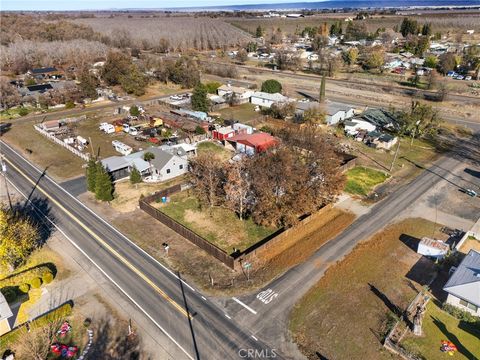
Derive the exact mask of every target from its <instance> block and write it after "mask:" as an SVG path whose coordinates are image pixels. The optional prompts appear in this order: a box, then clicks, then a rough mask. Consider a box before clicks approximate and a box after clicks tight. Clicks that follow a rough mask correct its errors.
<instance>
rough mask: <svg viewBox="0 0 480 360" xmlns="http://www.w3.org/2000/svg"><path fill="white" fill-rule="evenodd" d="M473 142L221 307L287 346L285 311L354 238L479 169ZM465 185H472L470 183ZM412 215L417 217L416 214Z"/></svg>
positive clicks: (479, 141) (479, 183) (359, 238)
mask: <svg viewBox="0 0 480 360" xmlns="http://www.w3.org/2000/svg"><path fill="white" fill-rule="evenodd" d="M479 145H480V136H479V135H477V136H476V137H475V138H474V139H473V140H471V141H462V142H460V143H458V145H457V146H456V147H455V148H454V150H453V152H451V153H448V154H446V155H444V156H442V157H441V158H440V159H438V160H437V161H436V162H435V164H434V165H433V166H431V167H430V168H429V169H427V170H425V171H424V172H423V173H422V174H421V175H420V176H419V177H417V178H416V179H414V180H413V181H412V182H411V183H409V184H407V185H404V186H403V187H401V188H399V189H398V190H396V191H395V192H393V193H392V194H390V195H389V196H388V197H387V198H386V199H384V200H382V201H381V202H379V203H377V204H376V205H375V206H373V207H372V209H371V210H370V212H368V213H366V214H364V215H362V216H360V217H359V218H358V219H357V220H356V221H355V222H354V223H353V224H351V225H350V227H348V228H347V229H346V230H345V231H344V232H343V233H342V234H340V235H339V236H337V237H336V238H335V239H333V240H331V241H329V242H328V243H326V244H325V245H323V246H322V247H321V248H320V249H319V250H318V251H317V252H316V253H315V254H314V255H313V256H312V257H311V258H310V259H309V260H308V261H306V262H305V263H303V264H300V265H298V266H296V267H294V268H292V269H290V270H289V271H287V272H286V273H285V274H283V275H282V276H280V277H279V278H277V279H276V280H274V281H273V282H272V283H270V284H268V285H267V286H265V287H264V288H263V289H261V290H259V291H257V292H256V293H254V294H251V295H248V296H243V297H241V298H240V299H239V300H240V301H241V302H242V303H243V304H245V306H241V305H240V304H239V303H238V302H237V301H235V300H233V299H228V300H223V301H222V304H223V305H224V306H225V307H226V311H227V312H229V313H231V314H236V315H235V317H234V319H235V320H237V321H238V322H239V323H240V324H243V325H246V326H251V327H252V331H253V332H254V333H255V334H256V336H258V337H260V336H261V337H262V339H265V340H266V341H272V342H273V341H277V344H279V345H280V344H281V345H282V347H280V348H279V349H280V351H288V349H291V348H293V347H294V345H293V344H292V343H291V342H290V341H289V340H290V339H289V335H288V315H289V313H290V310H291V309H292V307H293V306H294V305H295V303H296V302H297V301H298V300H299V299H300V298H301V297H302V296H303V295H304V294H305V293H306V292H307V291H308V290H309V289H310V288H311V287H312V286H313V285H315V284H316V283H317V282H318V281H319V280H320V278H321V277H322V276H323V274H324V272H325V271H326V270H327V269H328V267H329V266H330V265H333V264H335V263H336V262H337V261H339V260H341V259H342V258H343V257H345V256H346V255H347V254H348V253H349V252H350V251H351V250H352V249H353V248H354V247H355V246H356V245H357V244H358V243H359V242H360V241H362V240H365V239H368V238H369V237H370V236H372V235H373V234H375V233H376V232H377V231H379V230H381V229H382V228H384V227H385V226H386V225H388V224H389V223H392V222H394V221H397V220H398V219H399V217H400V216H402V217H409V214H412V215H413V211H412V207H413V208H415V206H416V205H415V204H416V203H417V201H418V199H419V198H421V197H422V196H423V195H424V194H427V193H429V191H430V190H431V189H435V188H436V187H437V186H438V188H439V189H440V191H442V192H444V191H445V189H444V187H445V186H449V187H450V188H453V189H454V190H455V191H457V193H459V194H461V193H460V192H459V191H458V190H459V187H462V186H466V184H467V183H465V182H460V181H458V179H457V180H456V178H458V176H457V175H456V174H459V173H460V174H461V173H462V172H463V171H464V169H465V168H469V167H474V168H475V169H477V171H478V170H479V168H480V153H479V152H480V146H479ZM452 178H453V180H454V181H452V180H451V179H452ZM472 181H475V184H474V185H475V186H476V188H475V190H476V191H478V190H479V187H480V179H479V178H476V179H473V180H472ZM470 186H472V187H473V185H472V184H470ZM461 195H463V198H464V201H465V202H467V201H468V202H472V203H473V202H475V206H476V209H479V206H480V199H479V198H476V199H472V198H470V197H468V196H467V195H465V194H461ZM461 195H460V196H461ZM430 211H432V210H430ZM472 211H473V210H472ZM413 216H418V213H417V214H414V215H413ZM471 216H472V217H475V216H476V217H477V218H478V217H479V216H480V211H478V210H477V213H476V214H471ZM445 225H448V224H445ZM247 307H248V308H247Z"/></svg>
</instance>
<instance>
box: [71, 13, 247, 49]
mask: <svg viewBox="0 0 480 360" xmlns="http://www.w3.org/2000/svg"><path fill="white" fill-rule="evenodd" d="M75 22H77V23H81V24H84V25H89V26H91V27H92V28H93V30H95V31H97V32H100V33H102V34H105V35H108V36H112V37H115V33H118V31H119V30H123V29H124V30H126V31H127V32H128V33H129V34H130V36H131V38H132V39H134V40H136V41H141V40H142V39H145V40H147V41H149V42H150V43H152V44H157V43H158V41H159V39H161V38H164V39H166V40H168V41H169V43H170V46H171V47H172V48H173V49H175V50H187V49H193V48H195V49H198V50H214V49H218V48H222V47H223V46H236V45H240V44H244V43H247V42H249V41H251V40H252V39H251V37H250V36H249V35H248V34H247V33H245V32H244V31H242V30H240V29H238V28H236V27H234V26H232V25H230V24H228V23H226V22H224V21H222V20H217V19H212V18H208V17H199V18H197V17H189V16H184V17H156V18H140V17H132V18H128V17H126V16H117V17H113V18H100V17H98V18H89V19H78V20H75Z"/></svg>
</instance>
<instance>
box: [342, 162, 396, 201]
mask: <svg viewBox="0 0 480 360" xmlns="http://www.w3.org/2000/svg"><path fill="white" fill-rule="evenodd" d="M346 175H347V183H346V185H345V191H346V192H348V193H350V194H355V195H361V196H366V195H368V194H369V193H370V192H371V191H372V190H373V188H374V187H375V186H376V185H378V184H381V183H383V182H384V181H385V180H386V179H387V178H388V175H387V174H386V173H385V172H383V171H379V170H375V169H371V168H367V167H363V166H357V167H354V168H353V169H350V170H348V171H347V173H346Z"/></svg>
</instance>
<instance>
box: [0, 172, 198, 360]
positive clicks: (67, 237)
mask: <svg viewBox="0 0 480 360" xmlns="http://www.w3.org/2000/svg"><path fill="white" fill-rule="evenodd" d="M7 181H8V182H9V183H10V185H12V186H13V187H14V188H15V189H16V190H17V191H18V192H19V193H20V194H21V195H22V196H23V197H24V198H25V199H26V200H27V201H28V202H29V203H30V205H32V206H33V207H34V208H35V209H36V211H38V212H39V213H40V214H41V215H43V217H45V219H47V221H48V222H50V223H51V224H52V225H53V226H55V228H56V229H57V230H58V231H59V232H60V233H61V234H62V235H63V236H65V238H66V239H67V240H68V241H69V242H70V243H71V244H72V245H73V246H74V247H75V248H76V249H77V250H78V251H80V252H81V253H82V254H83V255H84V256H85V257H86V258H87V259H88V260H89V261H90V262H91V263H92V264H93V265H95V267H96V268H97V269H98V270H100V272H101V273H102V274H103V275H105V276H106V278H107V279H108V280H110V281H111V282H112V284H114V285H115V286H116V287H117V288H118V289H119V290H120V291H121V292H122V293H123V294H124V295H125V296H126V297H127V298H129V299H130V301H131V302H132V303H134V304H135V306H137V307H138V308H139V309H140V310H141V311H142V312H143V313H144V314H145V315H146V316H147V317H148V318H149V319H150V320H151V321H152V322H153V323H154V324H155V325H156V326H157V327H158V328H159V329H160V330H161V331H162V332H163V333H164V334H165V335H167V337H168V338H169V339H170V340H171V341H172V342H173V343H174V344H175V345H177V346H178V347H179V349H180V350H182V351H183V352H184V353H185V355H187V357H188V358H189V359H191V360H194V358H193V357H192V356H191V355H190V354H189V353H188V352H187V351H186V350H185V349H184V348H183V347H182V346H181V345H180V344H179V343H178V342H177V341H176V340H175V339H174V338H173V337H172V336H171V335H170V334H169V333H168V332H167V331H166V330H165V329H164V328H163V327H162V326H160V324H159V323H157V322H156V321H155V319H153V317H152V316H151V315H150V314H149V313H147V311H146V310H145V309H143V308H142V307H141V306H140V305H139V304H138V303H137V302H136V301H135V300H133V298H132V297H131V296H130V295H128V293H127V292H126V291H125V290H123V289H122V287H121V286H120V285H118V283H117V282H116V281H115V280H113V279H112V278H111V277H110V276H109V275H108V274H107V273H106V272H105V271H104V270H103V269H102V268H101V267H100V265H98V264H97V263H96V262H95V261H94V260H93V259H92V258H91V257H90V256H88V254H87V253H86V252H85V251H83V250H82V248H81V247H80V246H78V245H77V244H76V243H75V241H73V240H72V239H71V238H70V237H69V236H68V235H67V234H66V233H65V232H63V230H62V229H60V228H59V227H58V226H57V224H55V223H54V222H53V221H52V220H50V219H49V218H48V217H47V216H46V215H45V214H44V213H43V212H42V211H41V210H40V209H38V208H37V207H36V206H35V205H34V204H33V203H32V202H31V200H29V199H28V197H27V196H26V195H25V194H24V193H23V192H22V191H21V190H20V189H19V188H18V187H17V186H15V184H14V183H12V182H11V181H10V180H9V179H8V178H7Z"/></svg>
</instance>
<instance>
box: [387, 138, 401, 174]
mask: <svg viewBox="0 0 480 360" xmlns="http://www.w3.org/2000/svg"><path fill="white" fill-rule="evenodd" d="M399 150H400V138H399V139H398V145H397V150H395V155H394V156H393V160H392V164H391V165H390V170H389V172H390V173H391V172H392V170H393V166H394V165H395V161H396V160H397V156H398V151H399Z"/></svg>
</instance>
